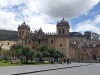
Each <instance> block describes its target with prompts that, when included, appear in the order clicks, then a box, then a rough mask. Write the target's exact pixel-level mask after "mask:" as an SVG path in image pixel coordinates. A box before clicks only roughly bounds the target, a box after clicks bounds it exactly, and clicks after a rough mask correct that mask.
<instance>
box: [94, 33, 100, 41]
mask: <svg viewBox="0 0 100 75" xmlns="http://www.w3.org/2000/svg"><path fill="white" fill-rule="evenodd" d="M92 38H93V39H99V38H100V35H99V34H98V33H95V32H93V33H92Z"/></svg>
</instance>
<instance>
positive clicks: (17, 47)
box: [10, 44, 22, 60]
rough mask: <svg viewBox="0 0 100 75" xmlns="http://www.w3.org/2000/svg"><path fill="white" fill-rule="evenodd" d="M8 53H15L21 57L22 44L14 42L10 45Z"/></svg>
mask: <svg viewBox="0 0 100 75" xmlns="http://www.w3.org/2000/svg"><path fill="white" fill-rule="evenodd" d="M10 55H16V56H17V57H18V58H19V59H20V60H21V59H22V46H21V45H19V44H16V45H15V44H14V45H12V46H11V47H10Z"/></svg>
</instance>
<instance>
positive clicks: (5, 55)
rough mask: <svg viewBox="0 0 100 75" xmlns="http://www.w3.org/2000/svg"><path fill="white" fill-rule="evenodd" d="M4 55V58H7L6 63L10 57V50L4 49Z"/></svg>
mask: <svg viewBox="0 0 100 75" xmlns="http://www.w3.org/2000/svg"><path fill="white" fill-rule="evenodd" d="M3 55H4V60H5V63H6V62H7V60H8V59H9V56H10V54H9V51H8V50H4V51H3Z"/></svg>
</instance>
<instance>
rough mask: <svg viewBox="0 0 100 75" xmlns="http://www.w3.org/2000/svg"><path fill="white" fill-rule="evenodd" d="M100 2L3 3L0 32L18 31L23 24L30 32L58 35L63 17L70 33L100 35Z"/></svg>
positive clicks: (41, 0)
mask: <svg viewBox="0 0 100 75" xmlns="http://www.w3.org/2000/svg"><path fill="white" fill-rule="evenodd" d="M99 7H100V0H2V1H0V29H7V30H16V31H17V27H18V25H21V24H22V23H23V22H24V21H25V22H26V23H27V24H28V25H29V26H30V28H31V31H34V30H38V29H39V28H40V27H41V28H42V30H43V31H44V32H56V24H57V22H58V21H60V20H61V19H62V18H63V17H64V18H65V19H66V21H68V22H69V24H70V32H72V31H78V32H84V31H92V32H97V33H100V8H99Z"/></svg>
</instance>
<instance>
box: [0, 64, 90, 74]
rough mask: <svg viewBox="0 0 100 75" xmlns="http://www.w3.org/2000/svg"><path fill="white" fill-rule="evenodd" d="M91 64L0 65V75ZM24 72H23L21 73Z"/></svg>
mask: <svg viewBox="0 0 100 75" xmlns="http://www.w3.org/2000/svg"><path fill="white" fill-rule="evenodd" d="M87 65H91V63H71V64H69V65H67V64H66V63H65V64H45V65H44V64H43V65H25V66H10V67H0V75H11V74H12V75H22V74H28V73H34V72H41V71H49V70H57V69H63V68H72V67H80V66H87ZM20 73H22V74H20Z"/></svg>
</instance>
